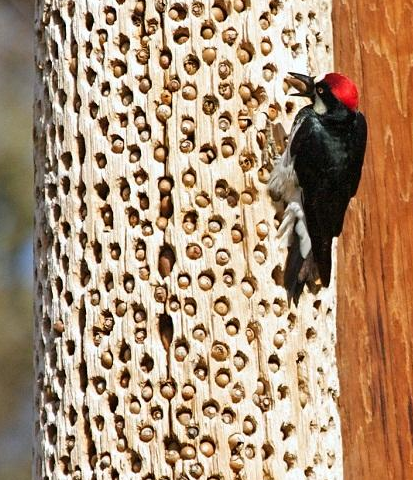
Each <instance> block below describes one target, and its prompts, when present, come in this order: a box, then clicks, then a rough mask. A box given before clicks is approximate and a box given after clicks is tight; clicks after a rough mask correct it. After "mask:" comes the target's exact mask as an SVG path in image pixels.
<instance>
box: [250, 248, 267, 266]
mask: <svg viewBox="0 0 413 480" xmlns="http://www.w3.org/2000/svg"><path fill="white" fill-rule="evenodd" d="M253 256H254V260H255V261H256V262H257V263H258V265H262V264H263V263H264V262H265V260H266V256H265V253H264V252H263V251H262V250H257V249H255V250H254V253H253Z"/></svg>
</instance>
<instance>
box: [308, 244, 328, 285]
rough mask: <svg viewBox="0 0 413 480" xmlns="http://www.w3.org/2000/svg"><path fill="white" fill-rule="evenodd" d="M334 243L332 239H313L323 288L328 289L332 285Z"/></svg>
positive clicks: (315, 257)
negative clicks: (332, 251)
mask: <svg viewBox="0 0 413 480" xmlns="http://www.w3.org/2000/svg"><path fill="white" fill-rule="evenodd" d="M332 241H333V239H332V237H313V238H312V239H311V243H312V247H313V252H314V260H315V262H316V264H317V268H318V273H319V275H320V280H321V283H322V285H323V287H328V286H329V285H330V278H331V244H332Z"/></svg>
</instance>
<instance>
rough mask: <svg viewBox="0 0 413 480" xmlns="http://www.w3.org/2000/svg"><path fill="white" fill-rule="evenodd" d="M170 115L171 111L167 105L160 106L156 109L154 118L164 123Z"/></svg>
mask: <svg viewBox="0 0 413 480" xmlns="http://www.w3.org/2000/svg"><path fill="white" fill-rule="evenodd" d="M171 115H172V109H171V107H170V106H169V105H164V104H160V105H159V106H158V108H157V109H156V118H157V119H158V120H159V121H160V122H163V123H165V122H166V121H167V120H168V118H170V117H171Z"/></svg>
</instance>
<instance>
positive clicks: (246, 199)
mask: <svg viewBox="0 0 413 480" xmlns="http://www.w3.org/2000/svg"><path fill="white" fill-rule="evenodd" d="M240 198H241V202H242V203H243V204H244V205H252V203H253V202H254V198H253V196H252V194H251V193H250V192H242V193H241V197H240Z"/></svg>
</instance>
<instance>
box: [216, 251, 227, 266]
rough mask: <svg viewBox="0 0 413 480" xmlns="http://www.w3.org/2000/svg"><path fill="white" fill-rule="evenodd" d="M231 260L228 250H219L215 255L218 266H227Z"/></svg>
mask: <svg viewBox="0 0 413 480" xmlns="http://www.w3.org/2000/svg"><path fill="white" fill-rule="evenodd" d="M229 260H230V256H229V253H228V252H227V250H218V252H217V253H216V255H215V261H216V263H217V264H218V265H226V264H227V263H228V262H229Z"/></svg>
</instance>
